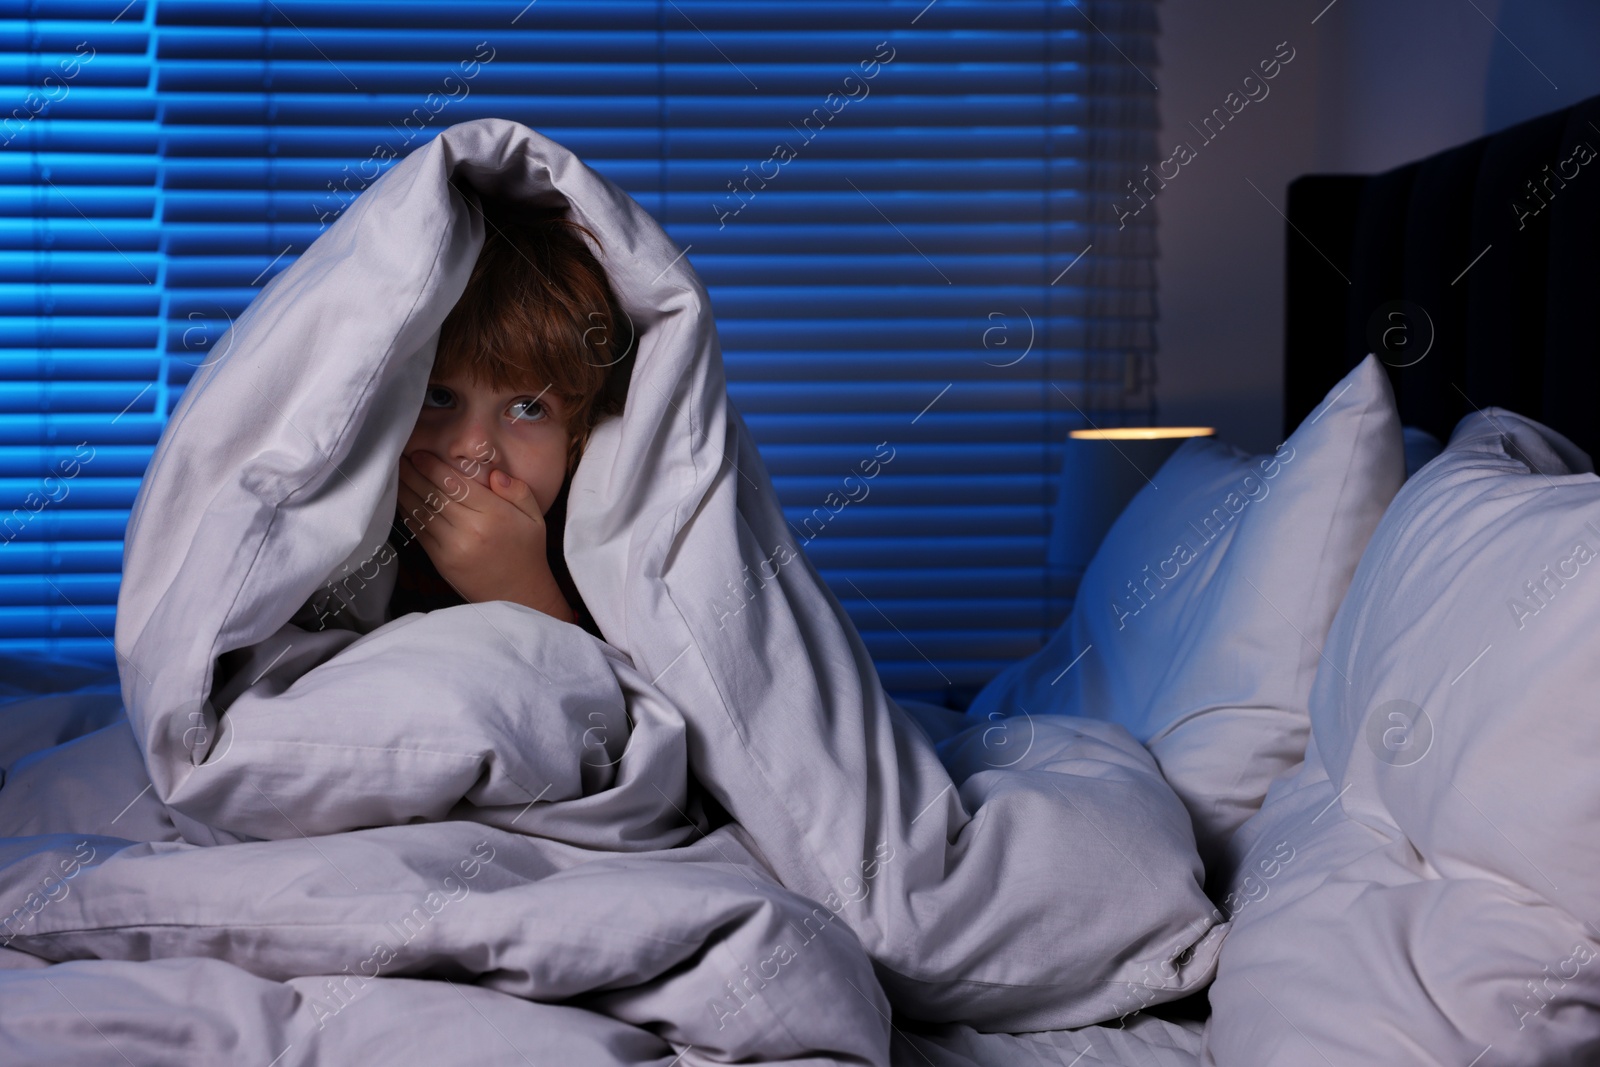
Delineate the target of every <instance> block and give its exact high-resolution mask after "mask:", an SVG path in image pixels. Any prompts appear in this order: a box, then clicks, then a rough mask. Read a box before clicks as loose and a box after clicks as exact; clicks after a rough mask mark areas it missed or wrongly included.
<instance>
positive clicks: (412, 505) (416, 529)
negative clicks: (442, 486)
mask: <svg viewBox="0 0 1600 1067" xmlns="http://www.w3.org/2000/svg"><path fill="white" fill-rule="evenodd" d="M433 496H434V499H435V500H436V501H438V502H439V507H434V506H432V505H430V504H429V502H428V501H427V499H425V498H424V497H423V496H422V494H420V493H418V492H417V491H416V490H415V489H412V488H411V487H410V486H408V485H402V486H400V492H399V496H398V500H399V503H400V512H401V519H402V521H403V523H404V525H405V528H406V529H407V530H408V531H410V533H411V536H412V537H418V538H422V539H424V540H425V541H431V540H432V539H433V538H434V536H435V533H436V531H435V530H434V529H433V524H434V523H436V522H449V521H450V520H449V519H448V518H446V517H445V514H444V512H442V511H441V510H440V508H442V507H443V501H440V500H439V494H438V493H434V494H433Z"/></svg>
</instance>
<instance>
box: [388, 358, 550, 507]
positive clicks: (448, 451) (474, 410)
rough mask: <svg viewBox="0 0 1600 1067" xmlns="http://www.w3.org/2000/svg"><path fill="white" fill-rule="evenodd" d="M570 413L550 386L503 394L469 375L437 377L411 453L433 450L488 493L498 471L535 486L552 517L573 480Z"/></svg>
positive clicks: (431, 382)
mask: <svg viewBox="0 0 1600 1067" xmlns="http://www.w3.org/2000/svg"><path fill="white" fill-rule="evenodd" d="M566 416H567V413H566V411H565V410H564V409H563V405H562V403H561V401H560V399H559V398H557V397H556V396H555V394H554V393H552V392H550V391H549V390H548V389H546V390H545V391H543V392H542V393H541V392H539V391H538V390H535V391H532V392H529V391H526V390H521V389H513V390H511V391H509V392H495V391H493V390H491V389H490V388H488V387H487V386H480V385H479V384H477V383H476V382H473V381H472V380H471V379H468V378H444V377H439V376H430V377H429V378H428V389H427V392H426V393H425V394H424V395H423V400H422V410H421V411H420V412H419V413H418V414H417V424H416V426H415V427H413V428H412V430H411V437H410V439H408V440H407V441H406V445H405V450H404V453H405V455H407V456H410V455H411V454H412V453H414V452H432V453H433V454H434V455H436V456H438V457H439V458H440V459H442V460H444V461H445V462H446V463H448V464H450V466H452V467H454V468H455V469H456V470H457V471H460V472H461V475H462V476H463V477H466V478H470V479H471V480H472V481H475V482H477V483H478V484H479V485H481V486H483V487H484V489H485V490H486V491H488V492H493V490H490V489H489V488H488V487H489V474H490V472H491V471H496V470H500V471H504V472H505V473H506V474H508V475H510V476H511V477H513V478H516V479H518V480H520V481H523V482H526V483H527V484H528V487H529V488H531V489H532V490H533V496H534V499H535V500H537V501H538V502H539V511H540V512H541V513H544V512H548V511H549V510H550V505H551V504H553V503H555V499H556V497H557V495H559V494H560V492H561V486H562V483H563V482H564V481H566V473H567V440H568V438H567V421H566Z"/></svg>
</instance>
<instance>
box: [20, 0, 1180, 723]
mask: <svg viewBox="0 0 1600 1067" xmlns="http://www.w3.org/2000/svg"><path fill="white" fill-rule="evenodd" d="M36 6H40V7H41V8H42V7H50V6H52V5H36ZM53 6H54V7H58V8H60V9H61V10H66V9H69V8H70V9H71V10H72V11H74V12H78V11H87V10H89V8H90V5H84V4H68V3H65V2H64V0H63V2H62V3H59V4H57V5H53ZM95 10H98V9H95ZM143 10H144V8H143V5H140V6H137V7H135V8H134V9H132V11H131V12H130V14H129V15H128V16H124V21H127V19H128V18H131V17H132V15H133V14H134V13H142V12H143ZM147 21H148V34H149V43H150V47H151V49H152V51H153V62H152V64H151V65H152V66H153V72H152V73H153V79H152V83H153V90H154V102H155V109H156V110H155V118H156V131H157V137H158V142H157V143H158V157H159V165H160V169H159V177H158V180H157V185H158V188H157V189H156V190H155V192H156V200H157V205H158V206H157V208H156V209H155V212H156V217H157V219H158V220H159V221H160V223H161V227H160V233H161V237H162V243H161V249H160V255H159V257H158V258H159V260H160V266H161V269H162V271H163V273H162V275H161V278H160V283H161V284H160V286H159V288H160V290H161V293H162V295H163V296H164V299H165V306H164V307H163V308H159V309H154V310H152V314H159V315H163V316H164V324H163V325H164V330H162V331H161V337H160V340H159V342H158V343H159V344H160V345H161V349H160V351H161V352H162V353H163V354H164V356H165V358H164V360H163V361H162V363H161V367H160V371H159V374H157V375H154V376H152V375H150V374H149V373H146V374H145V377H144V379H143V382H148V381H150V380H151V379H152V377H154V379H155V380H156V382H157V388H156V389H155V390H153V391H152V392H153V393H154V394H155V396H154V401H153V402H154V407H151V406H150V404H151V400H152V398H151V397H150V396H147V397H146V398H145V400H144V401H142V403H144V404H145V408H144V410H145V411H147V412H148V411H153V412H155V413H156V415H157V416H159V415H160V414H162V413H164V412H165V411H167V410H170V407H171V405H172V404H173V403H175V402H176V400H177V396H178V391H179V390H180V389H181V388H182V386H183V385H184V383H186V382H187V381H188V379H189V376H190V375H191V374H192V373H193V368H194V366H196V365H198V364H199V363H200V362H201V361H202V360H203V359H205V358H206V351H207V348H208V346H209V345H210V343H211V342H212V341H214V340H215V338H217V337H219V336H220V335H221V333H222V331H223V329H225V328H226V325H227V323H228V322H229V321H230V319H231V318H233V317H235V316H237V315H238V313H239V312H240V311H241V310H242V309H243V308H244V306H245V305H246V304H247V303H248V302H249V300H250V298H251V296H252V295H253V294H254V292H255V291H256V290H257V289H259V287H260V286H261V285H262V284H264V283H265V282H266V280H268V279H269V278H270V277H271V276H272V275H273V274H274V273H275V272H277V271H279V270H282V269H283V268H284V267H285V266H287V264H288V263H289V262H291V261H292V260H293V259H294V257H295V256H297V255H298V254H299V253H300V252H301V251H303V250H304V249H305V248H306V247H307V246H308V245H309V244H310V242H311V241H313V240H315V238H316V237H317V235H318V234H319V233H320V232H321V231H322V229H323V228H324V227H325V226H326V225H327V223H328V222H329V221H331V219H332V218H333V217H335V216H336V215H337V213H338V212H340V211H342V210H343V209H344V207H346V206H347V205H348V203H349V202H350V201H351V200H352V199H353V198H354V197H355V196H357V195H359V193H360V191H361V190H362V189H363V188H365V187H366V186H367V185H370V184H371V182H372V180H374V179H375V178H376V177H377V176H378V175H379V174H381V173H382V172H383V171H384V170H385V169H387V167H388V166H390V165H392V162H393V160H394V159H396V158H399V157H401V156H403V155H405V154H406V153H407V152H409V151H410V150H412V149H413V148H415V147H416V146H417V145H419V144H421V143H424V142H425V141H426V140H427V139H429V138H431V137H432V136H434V135H435V134H437V133H438V131H439V130H441V129H443V128H445V127H446V126H448V125H450V124H452V123H456V122H461V121H465V120H467V119H471V118H477V117H480V116H485V115H495V116H501V117H506V118H511V119H515V120H518V121H520V122H524V123H526V124H528V125H529V126H532V127H533V128H535V129H537V130H539V131H541V132H543V133H545V134H546V135H548V136H550V137H552V138H554V139H555V140H557V141H560V142H562V143H563V144H566V145H567V146H569V147H570V148H572V149H573V150H575V151H576V152H577V153H578V154H579V155H580V156H582V157H583V158H584V159H585V160H586V161H588V162H589V163H590V164H591V165H592V166H594V167H595V168H596V169H597V170H600V171H601V172H603V173H605V174H606V175H607V176H609V177H611V178H612V179H613V180H615V181H616V182H617V183H618V184H619V185H621V186H622V187H623V188H625V189H627V190H628V191H629V192H630V193H631V194H632V195H633V196H634V197H636V198H637V199H638V200H639V201H640V202H641V203H642V204H644V206H645V207H646V208H647V209H648V210H650V211H651V212H652V213H653V214H655V216H656V217H657V218H658V219H660V220H661V221H662V223H663V224H664V225H665V226H666V228H667V230H668V232H669V233H670V234H671V235H672V237H673V238H674V240H676V241H677V242H678V244H679V245H680V246H682V247H684V248H686V249H687V254H688V256H689V258H690V259H691V260H692V262H693V263H694V265H695V268H696V270H697V271H699V273H700V274H701V276H702V277H703V278H704V279H705V280H706V282H707V285H708V286H709V289H710V292H711V296H712V300H713V303H714V306H715V308H716V310H717V315H718V321H719V324H720V329H721V335H722V341H723V348H724V352H725V356H726V360H727V366H728V377H729V390H730V394H731V395H732V397H733V400H734V403H735V404H736V405H737V406H738V408H739V410H740V411H741V412H742V413H743V415H744V416H745V418H746V420H747V421H748V422H749V424H750V427H751V430H752V432H753V433H754V434H755V436H756V439H757V441H758V443H759V444H760V445H761V447H762V452H763V455H764V456H765V458H766V462H767V464H768V466H769V468H770V469H771V472H772V474H773V477H774V481H775V482H776V485H777V489H778V492H779V494H780V496H781V497H782V499H783V501H784V503H785V505H786V510H787V511H788V514H789V518H790V521H791V523H792V524H793V526H794V529H795V533H796V538H797V539H798V540H799V541H800V543H801V544H803V545H804V547H805V551H806V552H807V554H808V555H809V556H810V557H811V558H812V560H813V561H814V562H815V563H816V564H817V566H818V567H819V569H820V570H821V571H822V573H823V575H824V577H825V578H826V579H827V580H828V581H829V583H830V585H831V586H832V588H833V589H834V591H835V592H836V593H837V595H838V596H839V598H840V599H841V601H842V602H843V603H844V605H845V606H846V608H847V609H848V610H849V612H850V614H851V616H852V617H853V618H854V619H855V621H856V623H857V625H858V626H859V627H860V629H861V631H862V633H863V635H864V637H865V639H866V641H867V642H868V645H869V647H870V648H871V650H872V652H873V655H874V657H875V658H876V660H877V661H878V663H879V665H880V667H881V670H882V673H883V675H884V678H885V681H886V682H887V684H889V686H890V687H891V688H893V689H895V690H897V691H900V692H910V691H914V690H915V691H923V692H926V691H934V690H940V689H943V688H945V687H946V686H950V685H957V686H974V685H976V684H979V683H981V682H982V681H983V680H985V679H986V678H987V677H989V676H990V675H992V674H993V673H994V672H995V671H996V670H998V669H999V668H1000V667H1001V666H1003V665H1004V664H1006V663H1007V662H1010V661H1012V660H1014V659H1017V658H1019V657H1021V656H1022V655H1025V654H1026V653H1027V652H1029V651H1031V650H1032V649H1033V648H1035V647H1037V646H1038V644H1039V643H1040V642H1041V640H1043V638H1044V637H1045V636H1046V635H1047V634H1048V632H1049V630H1050V628H1051V627H1052V626H1053V625H1054V623H1055V622H1056V621H1058V620H1059V619H1060V617H1061V616H1062V615H1063V614H1064V612H1065V610H1066V608H1067V606H1068V602H1069V601H1068V595H1069V594H1070V591H1071V590H1070V583H1071V579H1072V577H1073V576H1070V575H1058V574H1052V573H1050V572H1049V571H1048V570H1047V568H1046V565H1045V551H1044V548H1045V537H1046V531H1047V524H1048V514H1049V510H1050V505H1051V503H1052V500H1053V496H1054V482H1053V475H1054V472H1055V468H1056V464H1057V461H1058V457H1059V442H1060V440H1061V439H1062V438H1064V437H1065V435H1066V432H1067V430H1068V429H1070V428H1073V427H1077V426H1082V425H1085V424H1086V422H1087V421H1089V420H1092V421H1094V422H1095V423H1097V424H1100V425H1105V424H1107V423H1111V424H1118V423H1123V422H1128V421H1139V420H1140V418H1141V417H1142V416H1143V415H1144V414H1146V413H1147V412H1148V403H1149V401H1148V394H1147V387H1148V382H1149V379H1150V355H1151V352H1152V350H1153V342H1152V338H1151V333H1152V330H1151V320H1152V318H1153V313H1154V308H1153V295H1152V294H1153V279H1152V262H1151V261H1152V252H1153V238H1152V229H1151V222H1152V221H1153V220H1152V219H1151V215H1152V213H1150V212H1144V213H1141V214H1140V215H1139V216H1136V217H1131V218H1129V219H1127V220H1126V223H1125V225H1120V226H1119V222H1118V217H1117V213H1116V211H1115V210H1114V209H1113V208H1112V206H1111V204H1112V202H1113V200H1116V199H1117V198H1119V197H1125V196H1126V195H1128V189H1127V187H1126V183H1127V182H1128V180H1129V179H1130V178H1132V177H1133V176H1134V175H1135V173H1136V171H1137V170H1138V167H1139V166H1140V165H1142V164H1143V163H1144V162H1147V161H1148V160H1149V159H1151V158H1154V156H1153V148H1154V144H1153V137H1154V129H1155V125H1156V120H1155V110H1154V93H1155V89H1154V86H1153V84H1151V82H1150V80H1149V79H1150V78H1151V77H1152V76H1153V73H1154V45H1153V40H1154V32H1155V11H1154V0H1095V2H1085V3H1074V2H1072V0H1065V2H1047V0H935V2H933V3H927V2H926V0H922V2H915V3H898V2H870V0H858V2H821V3H798V2H791V0H769V2H766V3H761V4H735V3H706V2H698V0H662V2H621V0H582V2H577V0H538V2H536V3H531V4H530V3H525V2H515V0H508V2H504V3H466V2H460V3H449V4H440V3H434V2H431V0H430V2H411V0H399V2H390V0H384V2H372V3H369V2H336V0H333V2H308V0H266V2H263V3H239V2H228V3H219V2H202V0H152V2H151V3H150V4H149V15H148V20H147ZM97 62H98V60H97ZM141 91H143V90H141ZM129 99H133V97H132V96H130V97H129ZM129 121H135V120H133V119H132V118H131V117H130V119H129ZM108 136H110V133H109V128H108ZM95 291H96V292H101V291H104V292H111V291H112V290H110V289H104V290H102V289H98V288H97V289H96V290H95ZM152 308H154V306H153V305H152ZM48 377H49V376H48V375H47V374H45V372H44V371H40V372H39V373H38V374H36V375H35V376H34V378H33V379H32V380H33V381H37V380H38V379H40V378H48ZM124 402H126V401H124ZM28 410H34V409H33V408H29V409H28ZM140 410H141V409H140V408H139V407H138V406H136V407H135V408H134V412H138V411H140ZM130 414H132V413H130ZM125 418H126V417H125ZM146 448H147V443H146ZM144 454H145V455H147V454H148V452H147V451H146V452H145V453H144ZM131 495H132V494H131V491H130V492H129V493H128V499H129V500H130V501H131ZM120 506H121V507H123V508H124V509H125V507H126V502H123V503H122V504H121V505H120ZM40 565H41V566H45V567H48V566H49V565H48V564H44V563H41V564H40ZM97 602H99V603H102V606H104V605H106V604H110V603H111V601H110V600H109V599H106V600H104V601H103V602H100V601H97ZM18 624H19V625H25V623H24V622H23V620H21V617H20V616H19V617H18ZM104 628H105V629H106V632H108V633H109V632H110V631H109V626H107V627H104ZM107 654H109V649H107Z"/></svg>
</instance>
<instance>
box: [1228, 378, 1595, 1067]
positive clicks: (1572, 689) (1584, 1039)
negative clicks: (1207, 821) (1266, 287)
mask: <svg viewBox="0 0 1600 1067" xmlns="http://www.w3.org/2000/svg"><path fill="white" fill-rule="evenodd" d="M1323 652H1324V656H1325V659H1324V660H1323V663H1322V667H1321V669H1320V671H1319V673H1318V675H1317V679H1316V685H1315V687H1314V689H1313V691H1312V697H1311V705H1310V712H1311V719H1312V729H1313V741H1312V744H1311V746H1310V750H1309V751H1308V752H1307V754H1306V761H1305V765H1304V767H1303V768H1302V769H1301V770H1300V772H1299V773H1298V774H1296V775H1295V776H1294V777H1293V778H1292V779H1290V780H1286V781H1283V782H1280V783H1278V784H1276V785H1275V786H1274V787H1273V789H1272V791H1271V793H1270V794H1269V796H1268V798H1267V800H1266V803H1265V804H1264V805H1263V807H1262V809H1261V811H1260V812H1259V813H1258V814H1257V815H1256V816H1255V817H1254V818H1252V819H1251V820H1250V821H1249V823H1248V824H1247V825H1246V826H1245V827H1244V828H1243V829H1242V830H1241V831H1240V833H1239V835H1238V836H1237V838H1236V839H1235V841H1234V842H1233V850H1234V854H1236V855H1237V856H1238V858H1239V862H1238V864H1237V866H1236V870H1235V875H1234V879H1233V883H1232V885H1231V886H1230V890H1231V891H1232V893H1233V894H1235V895H1239V896H1248V897H1249V898H1250V900H1251V903H1249V904H1248V905H1247V906H1245V907H1243V908H1241V909H1240V910H1239V911H1238V912H1237V914H1235V915H1234V916H1233V920H1234V925H1233V930H1232V932H1231V933H1230V934H1229V936H1228V939H1227V941H1226V942H1225V943H1224V946H1223V951H1222V955H1221V962H1220V965H1219V970H1218V976H1217V979H1216V982H1215V984H1214V985H1213V986H1212V988H1211V991H1210V1000H1211V1004H1212V1009H1213V1014H1212V1018H1211V1022H1210V1024H1209V1026H1208V1031H1207V1053H1206V1056H1207V1059H1206V1062H1207V1063H1212V1064H1217V1063H1220V1064H1227V1065H1229V1067H1234V1065H1250V1064H1272V1065H1290V1067H1293V1065H1298V1064H1304V1065H1308V1067H1309V1065H1316V1067H1328V1065H1330V1064H1332V1065H1344V1064H1374V1063H1383V1064H1408V1063H1427V1064H1459V1065H1462V1067H1466V1065H1468V1064H1475V1065H1477V1067H1497V1065H1501V1064H1535V1063H1537V1064H1590V1063H1596V1062H1600V835H1597V830H1596V826H1597V822H1600V774H1597V773H1596V771H1595V767H1594V761H1595V758H1596V755H1595V754H1596V753H1597V752H1600V479H1597V478H1596V477H1595V475H1594V473H1593V466H1592V465H1591V463H1590V462H1589V459H1588V457H1587V456H1585V455H1584V454H1583V453H1582V452H1580V451H1579V450H1578V449H1577V448H1575V447H1574V446H1573V445H1572V444H1571V442H1569V441H1567V440H1566V439H1565V438H1563V437H1561V436H1560V435H1558V434H1556V433H1554V432H1553V431H1551V430H1549V429H1547V428H1545V427H1543V426H1541V425H1539V424H1538V423H1535V422H1532V421H1530V420H1528V419H1524V418H1521V417H1519V416H1517V415H1514V414H1511V413H1509V412H1506V411H1503V410H1500V409H1493V408H1491V409H1488V410H1486V411H1484V412H1481V413H1479V414H1475V415H1471V416H1469V417H1467V418H1466V419H1464V420H1462V422H1461V423H1460V425H1458V426H1457V428H1456V431H1455V433H1454V434H1453V435H1452V437H1451V439H1450V442H1449V445H1448V446H1447V447H1446V449H1445V451H1444V452H1443V453H1442V454H1441V455H1440V456H1439V457H1438V458H1437V459H1435V460H1434V461H1433V462H1432V463H1430V464H1429V465H1428V466H1427V467H1426V468H1424V469H1423V470H1422V471H1421V472H1420V473H1419V474H1418V475H1417V476H1416V477H1414V478H1413V479H1412V480H1411V481H1410V482H1408V483H1407V484H1406V486H1405V488H1404V489H1403V490H1402V491H1401V493H1400V494H1399V496H1397V497H1396V499H1395V501H1394V503H1393V505H1392V506H1391V508H1390V509H1389V511H1388V513H1387V514H1386V515H1385V516H1384V518H1383V521H1382V523H1381V524H1380V526H1379V527H1378V530H1377V531H1376V533H1375V534H1374V536H1373V538H1372V542H1371V544H1370V545H1369V546H1368V547H1367V552H1366V555H1365V557H1364V558H1363V559H1362V561H1361V564H1360V568H1359V569H1358V571H1357V573H1356V575H1355V577H1354V580H1353V582H1352V583H1351V586H1350V589H1349V593H1348V595H1347V596H1346V598H1345V601H1344V603H1343V605H1342V606H1341V607H1340V609H1339V613H1338V617H1337V618H1336V620H1335V622H1334V624H1333V626H1332V629H1331V631H1330V633H1329V635H1328V642H1327V646H1326V648H1324V650H1323ZM1285 857H1287V858H1285ZM1268 864H1270V869H1271V871H1272V874H1271V876H1270V877H1268V876H1266V872H1267V870H1268V866H1264V865H1268ZM1251 883H1253V888H1249V889H1247V885H1250V884H1251Z"/></svg>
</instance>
